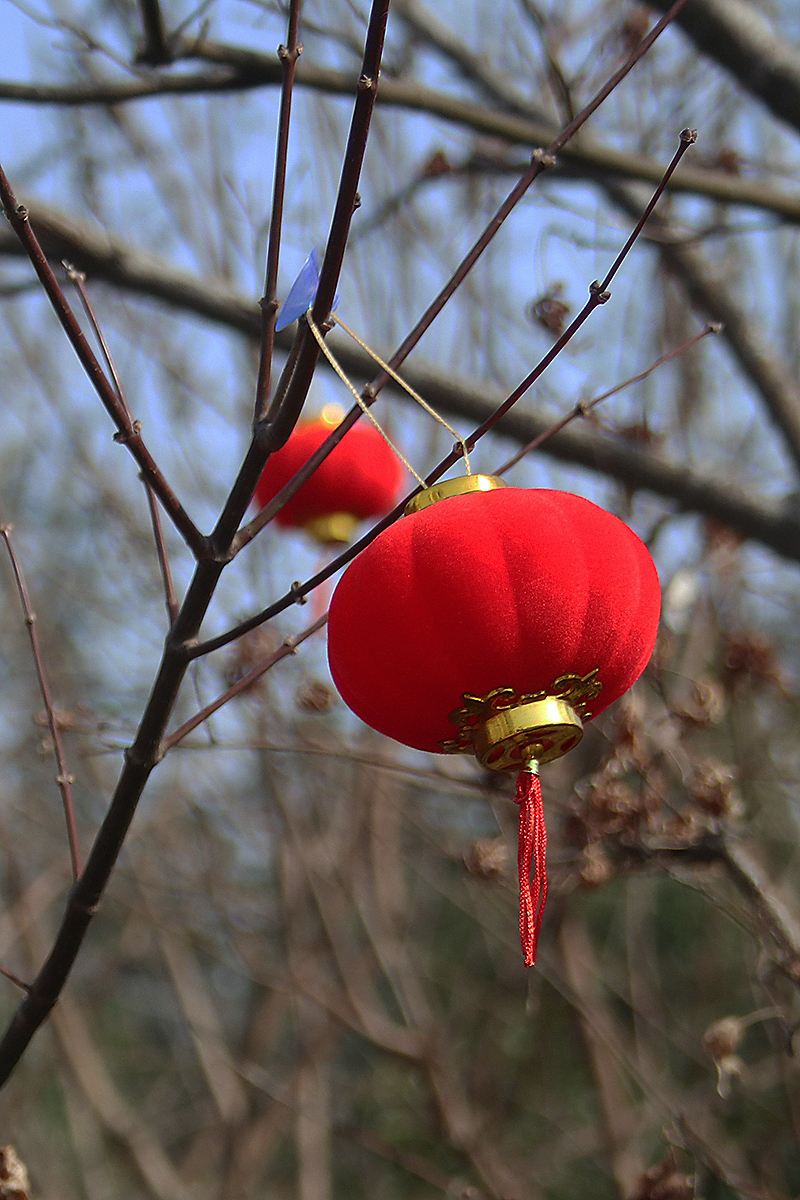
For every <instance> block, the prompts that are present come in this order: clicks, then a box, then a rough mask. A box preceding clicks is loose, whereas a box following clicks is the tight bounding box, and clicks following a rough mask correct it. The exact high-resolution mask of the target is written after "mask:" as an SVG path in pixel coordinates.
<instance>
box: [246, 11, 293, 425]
mask: <svg viewBox="0 0 800 1200" xmlns="http://www.w3.org/2000/svg"><path fill="white" fill-rule="evenodd" d="M299 19H300V0H291V4H290V6H289V25H288V31H287V36H286V45H285V46H279V47H278V58H279V59H280V62H281V67H282V69H283V81H282V83H281V107H280V115H279V117H278V143H277V147H276V149H275V183H274V187H273V191H272V214H271V216H270V221H269V242H268V245H267V278H266V283H265V284H264V296H263V298H262V300H261V354H260V357H259V360H258V382H257V384H256V405H255V417H254V424H255V425H258V423H259V421H262V420H263V419H264V417H265V416H266V412H267V405H268V401H269V394H270V391H271V389H272V355H273V351H274V348H275V321H276V319H277V315H278V300H277V295H278V260H279V258H280V247H281V230H282V224H283V202H284V196H285V193H286V161H287V157H288V149H289V128H290V123H291V116H292V92H293V89H294V75H295V66H296V63H297V60H298V58H299V57H300V55H301V54H302V52H303V47H302V45H301V44H300V43H298V41H297V26H298V22H299Z"/></svg>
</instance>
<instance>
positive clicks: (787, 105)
mask: <svg viewBox="0 0 800 1200" xmlns="http://www.w3.org/2000/svg"><path fill="white" fill-rule="evenodd" d="M648 2H650V0H648ZM652 6H653V7H654V8H660V9H666V8H668V7H669V3H668V0H652ZM678 24H679V25H680V26H681V28H682V29H683V30H684V31H685V32H686V33H687V34H688V36H689V37H690V38H691V39H692V41H693V42H694V44H695V45H696V46H697V48H698V50H700V51H702V53H703V54H705V55H707V56H708V57H709V58H711V59H713V60H714V61H715V62H717V63H719V65H720V66H722V67H724V68H725V70H726V71H730V73H731V75H733V76H734V77H735V78H736V79H738V80H739V82H740V83H741V85H742V86H743V87H744V88H746V89H747V91H748V92H751V93H752V94H753V95H754V96H757V97H758V98H759V99H760V100H762V101H763V102H764V104H766V106H767V108H768V109H769V110H770V112H772V113H773V114H774V115H775V116H776V117H779V118H780V120H782V121H785V122H786V123H787V124H788V125H791V126H792V127H793V128H794V129H798V130H800V48H798V47H797V46H793V45H792V43H791V42H790V41H788V40H787V38H786V37H785V36H783V35H782V34H780V33H779V32H778V30H777V29H775V28H774V27H773V25H772V23H771V22H770V20H769V18H768V17H767V16H765V14H764V12H763V11H762V9H761V6H760V5H758V4H757V3H751V0H692V3H691V4H689V5H688V6H687V8H686V10H685V11H684V12H683V13H682V14H681V16H680V17H679V18H678Z"/></svg>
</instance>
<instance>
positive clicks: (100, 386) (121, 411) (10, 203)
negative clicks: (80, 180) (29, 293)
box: [0, 166, 207, 559]
mask: <svg viewBox="0 0 800 1200" xmlns="http://www.w3.org/2000/svg"><path fill="white" fill-rule="evenodd" d="M0 202H2V205H3V209H4V210H5V214H6V216H7V217H8V220H9V224H10V225H11V227H12V229H13V230H14V232H15V233H16V235H17V237H18V238H19V240H20V242H21V243H22V245H23V246H24V247H25V250H26V252H27V255H28V257H29V258H30V260H31V264H32V265H33V269H34V270H35V271H36V274H37V275H38V276H39V280H40V282H41V284H42V287H43V288H44V290H45V292H46V294H47V297H48V299H49V301H50V303H51V304H52V306H53V308H54V309H55V313H56V316H57V317H58V319H59V321H60V323H61V327H62V329H63V330H64V332H65V333H66V335H67V337H68V338H69V341H70V343H71V345H72V348H73V350H74V351H75V353H76V354H77V356H78V359H79V360H80V363H81V366H82V367H83V369H84V371H85V372H86V374H87V375H88V377H89V381H90V383H91V384H92V386H93V387H94V389H95V391H96V392H97V394H98V396H99V397H100V400H101V401H102V403H103V407H104V408H105V410H106V412H107V413H108V415H109V416H110V417H111V419H112V421H113V422H114V424H115V425H116V427H117V432H116V434H115V435H114V440H115V441H117V442H120V443H122V444H124V445H126V446H127V447H128V450H129V451H130V452H131V454H132V455H133V457H134V459H135V460H136V462H137V463H138V465H139V468H140V470H141V471H142V474H143V475H144V476H145V478H146V479H148V480H149V482H150V483H151V484H152V487H153V490H154V491H155V493H156V495H157V496H158V498H159V500H160V501H161V503H162V504H163V506H164V508H165V509H166V511H167V513H168V514H169V516H170V519H171V520H172V522H173V523H174V525H175V528H176V529H177V530H178V532H179V533H180V534H181V536H182V537H183V539H184V541H185V542H186V544H187V545H188V546H189V548H190V549H191V550H192V552H193V554H194V555H195V557H196V558H197V559H201V558H203V557H205V556H206V554H207V545H206V539H205V538H204V537H203V535H202V534H201V533H200V530H199V529H198V528H197V526H196V525H195V524H194V522H193V521H192V519H191V517H190V516H189V514H188V513H187V512H186V511H185V509H184V507H183V505H182V504H181V502H180V501H179V500H178V498H177V496H176V495H175V493H174V492H173V491H172V488H171V487H170V486H169V484H168V483H167V481H166V479H165V478H164V476H163V475H162V474H161V471H160V470H159V468H158V467H157V466H156V463H155V461H154V460H153V458H152V456H151V454H150V452H149V450H148V449H147V447H146V446H145V444H144V442H143V440H142V436H141V429H140V426H139V423H138V422H136V421H132V420H131V417H130V414H129V413H128V412H127V411H126V409H125V405H124V404H123V403H122V402H121V401H120V398H119V396H118V395H117V393H116V391H115V389H114V387H113V385H112V383H111V381H110V380H109V379H108V377H107V375H106V374H105V372H104V371H103V368H102V367H101V366H100V363H99V362H98V360H97V357H96V355H95V354H94V352H93V350H92V349H91V347H90V345H89V343H88V341H87V340H86V337H85V336H84V333H83V330H82V329H81V327H80V325H79V323H78V321H77V319H76V317H75V314H74V313H73V311H72V309H71V308H70V306H69V303H68V301H67V298H66V296H65V295H64V292H63V290H62V288H61V285H60V284H59V282H58V280H57V279H56V277H55V275H54V273H53V269H52V267H51V266H50V263H49V262H48V261H47V257H46V255H45V253H44V251H43V250H42V247H41V246H40V244H39V240H38V238H37V237H36V234H35V233H34V231H33V229H32V227H31V223H30V221H29V219H28V210H27V209H26V208H25V206H24V205H23V204H18V203H17V198H16V196H15V195H14V192H13V191H12V188H11V185H10V183H9V182H8V179H7V177H6V174H5V172H4V170H3V168H2V167H1V166H0Z"/></svg>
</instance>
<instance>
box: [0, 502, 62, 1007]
mask: <svg viewBox="0 0 800 1200" xmlns="http://www.w3.org/2000/svg"><path fill="white" fill-rule="evenodd" d="M11 532H12V526H11V525H0V537H2V539H3V541H4V542H5V545H6V549H7V550H8V557H9V559H10V561H11V570H12V571H13V573H14V581H15V583H16V585H17V592H18V593H19V598H20V603H21V604H22V611H23V613H24V614H25V625H26V627H27V630H28V639H29V641H30V644H31V651H32V653H33V661H34V665H35V667H36V678H37V679H38V681H39V691H40V692H41V694H42V701H43V702H44V708H45V712H46V714H47V726H48V729H49V730H50V737H51V739H52V742H53V753H54V755H55V759H56V767H57V768H58V774H57V775H56V783H57V784H58V790H59V791H60V792H61V802H62V805H63V807H64V819H65V821H66V823H67V840H68V842H69V856H70V860H71V862H72V877H73V879H77V878H78V876H79V875H80V872H81V853H80V847H79V845H78V830H77V827H76V825H75V806H74V804H73V800H72V784H73V783H74V781H75V776H74V775H71V774H70V772H69V769H68V767H67V760H66V756H65V754H64V744H63V742H62V740H61V730H60V728H59V725H58V717H57V716H56V710H55V705H54V704H53V694H52V692H51V691H50V684H49V683H48V681H47V672H46V671H45V669H44V656H43V655H42V647H41V645H40V642H39V635H38V633H37V632H36V613H35V612H34V611H33V608H32V606H31V601H30V596H29V595H28V588H27V585H26V583H25V576H24V574H23V572H22V565H21V563H20V561H19V558H18V556H17V552H16V550H15V548H14V543H13V541H12V539H11ZM9 978H10V979H11V978H13V976H9ZM14 982H18V981H17V980H15V981H14ZM28 990H30V989H28Z"/></svg>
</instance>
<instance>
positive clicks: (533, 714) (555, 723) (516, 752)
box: [439, 667, 603, 770]
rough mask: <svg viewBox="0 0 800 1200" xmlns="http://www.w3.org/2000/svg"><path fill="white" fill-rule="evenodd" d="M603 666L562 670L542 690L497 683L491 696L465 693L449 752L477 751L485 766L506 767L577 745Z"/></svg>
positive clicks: (446, 744)
mask: <svg viewBox="0 0 800 1200" xmlns="http://www.w3.org/2000/svg"><path fill="white" fill-rule="evenodd" d="M598 671H599V667H595V668H594V670H592V671H589V672H587V674H586V675H575V674H570V675H559V677H558V678H557V679H555V680H553V683H552V684H551V686H550V687H549V688H546V689H545V690H543V691H541V692H525V693H521V694H520V693H518V692H517V691H516V690H515V689H514V688H511V687H500V688H494V690H493V691H491V692H488V693H487V694H486V695H485V696H473V695H471V694H470V693H469V692H465V693H464V696H463V701H464V704H463V707H462V708H458V709H456V710H455V712H452V713H451V714H450V717H449V719H450V720H451V721H452V722H453V724H454V725H456V726H457V727H458V734H457V735H456V737H454V738H447V739H445V740H444V741H442V742H440V743H439V745H440V747H441V749H442V750H443V751H444V752H445V753H446V754H475V755H476V756H477V757H478V758H479V760H480V761H481V763H482V764H483V765H484V766H487V767H491V768H492V769H495V770H505V769H507V768H509V767H514V766H519V765H520V764H521V763H522V762H524V761H525V758H526V756H527V758H538V759H539V760H540V761H541V762H547V761H549V760H550V759H553V758H558V757H560V756H561V755H562V754H565V753H566V752H567V751H568V750H571V749H572V747H573V746H575V745H577V743H578V742H579V741H580V739H581V737H582V736H583V721H584V720H589V719H590V718H591V716H592V712H591V710H590V707H589V706H590V704H591V701H592V700H594V699H595V698H596V697H597V696H598V695H599V694H600V691H601V689H602V686H603V685H602V684H601V683H600V681H599V679H598V678H597V674H598Z"/></svg>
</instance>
